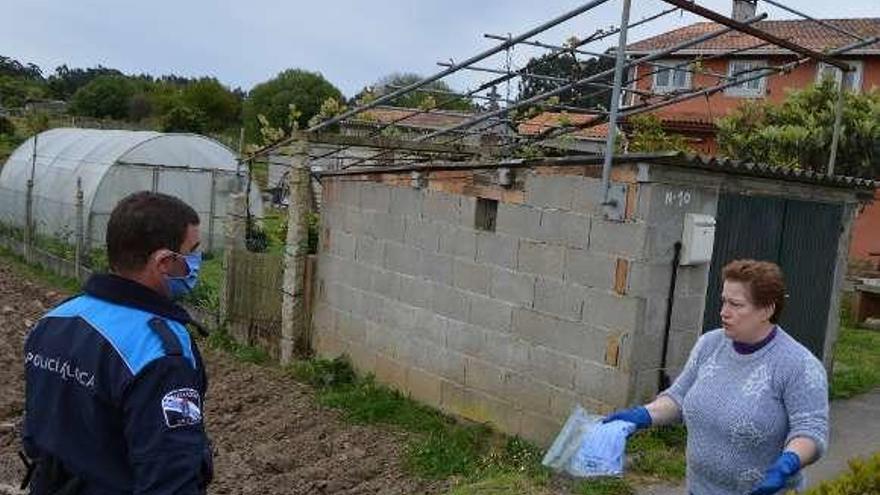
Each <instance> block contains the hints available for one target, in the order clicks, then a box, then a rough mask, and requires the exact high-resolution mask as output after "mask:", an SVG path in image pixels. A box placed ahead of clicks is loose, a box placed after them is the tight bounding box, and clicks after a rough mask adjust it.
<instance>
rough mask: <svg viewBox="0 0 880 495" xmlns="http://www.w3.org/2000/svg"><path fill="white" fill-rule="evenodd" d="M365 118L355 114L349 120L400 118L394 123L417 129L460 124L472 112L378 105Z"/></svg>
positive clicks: (361, 121) (379, 120)
mask: <svg viewBox="0 0 880 495" xmlns="http://www.w3.org/2000/svg"><path fill="white" fill-rule="evenodd" d="M364 115H365V116H366V118H363V117H361V116H356V117H355V118H353V119H352V120H351V122H352V123H359V124H362V123H376V124H387V123H390V122H395V121H398V120H400V119H404V118H406V119H405V120H400V122H398V123H397V124H396V125H397V126H400V127H412V128H419V129H443V128H446V127H451V126H453V125H456V124H460V123H462V122H464V121H465V120H467V119H469V118H471V117H473V115H472V114H468V113H464V112H451V111H443V110H432V111H430V112H424V113H423V112H422V111H421V110H419V109H415V108H400V107H385V106H379V107H376V108H373V109H370V110H367V111H366V112H364Z"/></svg>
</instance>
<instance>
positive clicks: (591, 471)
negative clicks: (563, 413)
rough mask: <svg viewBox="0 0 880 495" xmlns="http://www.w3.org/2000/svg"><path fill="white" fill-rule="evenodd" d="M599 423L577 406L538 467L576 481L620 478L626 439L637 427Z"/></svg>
mask: <svg viewBox="0 0 880 495" xmlns="http://www.w3.org/2000/svg"><path fill="white" fill-rule="evenodd" d="M602 419H603V417H602V416H597V415H593V414H589V413H587V412H586V411H585V410H584V409H583V408H582V407H581V406H576V407H575V409H574V411H572V413H571V415H570V416H569V417H568V420H567V421H566V422H565V425H564V426H563V427H562V431H560V432H559V435H558V436H557V437H556V440H554V441H553V445H551V446H550V450H548V451H547V454H546V455H544V460H543V461H541V463H542V464H543V465H545V466H547V467H549V468H551V469H555V470H557V471H565V472H567V473H568V474H570V475H572V476H575V477H578V478H590V477H595V476H620V475H622V474H623V459H624V450H625V449H626V438H627V436H628V435H629V434H630V433H632V432H633V431H635V429H636V425H634V424H632V423H629V422H627V421H612V422H610V423H602Z"/></svg>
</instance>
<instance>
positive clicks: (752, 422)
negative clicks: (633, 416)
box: [661, 328, 828, 495]
mask: <svg viewBox="0 0 880 495" xmlns="http://www.w3.org/2000/svg"><path fill="white" fill-rule="evenodd" d="M661 395H665V396H668V397H669V398H671V399H672V400H673V401H675V402H676V403H677V404H678V406H679V407H680V408H681V410H682V416H683V418H684V422H685V424H686V425H687V429H688V438H687V484H688V489H689V490H690V492H691V493H693V494H694V495H728V494H729V495H743V494H748V493H749V491H750V490H751V489H752V488H753V487H754V486H755V484H756V483H757V482H758V481H760V480H761V479H762V478H763V475H764V471H765V470H766V469H767V468H768V467H770V465H771V464H773V462H774V461H775V460H776V458H777V457H778V456H779V455H780V454H781V453H782V450H783V448H784V447H785V445H786V444H788V442H789V441H790V440H791V439H792V438H795V437H806V438H810V439H813V441H815V442H816V445H817V446H818V448H819V452H820V455H821V453H822V452H824V450H825V447H826V445H827V442H828V381H827V378H826V375H825V368H824V367H823V366H822V363H821V362H819V360H818V359H816V358H815V356H813V354H811V353H810V351H808V350H807V349H806V348H805V347H804V346H802V345H801V344H799V343H798V342H797V341H795V340H794V339H793V338H792V337H791V336H790V335H788V334H787V333H785V332H784V331H783V330H782V329H781V328H780V329H779V331H778V332H777V335H776V337H775V338H774V339H773V340H771V341H770V343H768V344H767V345H766V346H765V347H763V348H761V349H759V350H758V351H756V352H754V353H752V354H738V353H737V352H736V351H735V350H734V349H733V341H732V340H731V339H730V338H728V337H727V336H725V335H724V330H721V329H719V330H713V331H711V332H709V333H706V334H705V335H703V336H702V337H700V339H699V340H698V341H697V344H696V345H695V346H694V348H693V350H692V351H691V354H690V357H689V358H688V362H687V365H686V366H685V368H684V371H682V373H681V375H679V377H678V378H677V379H676V380H675V383H673V384H672V386H671V387H669V389H667V390H665V391H664V392H662V393H661ZM800 481H801V479H800V476H797V477H795V479H792V480H791V487H792V488H794V487H795V486H796V485H798V484H799V483H800Z"/></svg>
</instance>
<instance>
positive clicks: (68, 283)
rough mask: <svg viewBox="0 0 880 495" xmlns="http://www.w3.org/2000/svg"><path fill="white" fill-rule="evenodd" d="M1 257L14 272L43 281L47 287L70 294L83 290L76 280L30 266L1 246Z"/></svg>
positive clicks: (22, 258) (20, 257)
mask: <svg viewBox="0 0 880 495" xmlns="http://www.w3.org/2000/svg"><path fill="white" fill-rule="evenodd" d="M0 257H3V258H4V259H6V260H8V261H9V262H10V265H11V266H12V268H13V270H15V271H16V272H18V273H19V274H21V275H23V276H25V277H29V278H34V279H37V280H41V281H43V282H45V283H46V284H47V285H50V286H52V287H57V288H59V289H63V290H64V291H65V292H68V293H70V294H74V293H77V292H79V291H80V290H81V288H82V285H81V284H80V283H79V282H78V281H77V280H76V279H74V278H70V277H63V276H61V275H56V274H55V273H53V272H51V271H49V270H47V269H45V268H43V267H41V266H38V265H31V264H28V263H27V262H26V261H25V259H24V257H22V256H19V255H18V254H16V253H14V252H12V251H10V250H9V249H6V248H5V247H2V246H0Z"/></svg>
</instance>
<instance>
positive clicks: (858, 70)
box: [816, 60, 865, 93]
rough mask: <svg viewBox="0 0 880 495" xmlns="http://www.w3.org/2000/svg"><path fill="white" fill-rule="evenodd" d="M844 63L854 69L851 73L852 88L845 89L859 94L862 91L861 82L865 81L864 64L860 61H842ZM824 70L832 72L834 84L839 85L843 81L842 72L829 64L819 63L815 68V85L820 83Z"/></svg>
mask: <svg viewBox="0 0 880 495" xmlns="http://www.w3.org/2000/svg"><path fill="white" fill-rule="evenodd" d="M844 62H846V63H847V64H849V65H850V66H852V67H854V68H855V72H854V73H853V84H852V87H851V88H847V89H848V90H849V91H853V92H855V93H860V92H861V91H862V84H863V82H862V81H864V79H865V78H864V73H865V63H864V62H863V61H861V60H844ZM826 70H833V71H834V83H835V84H840V82H841V80H843V71H842V70H840V69H838V68H837V67H835V66H833V65H831V64H826V63H825V62H819V64H818V65H817V66H816V84H819V83H821V82H822V73H824V72H825V71H826Z"/></svg>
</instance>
